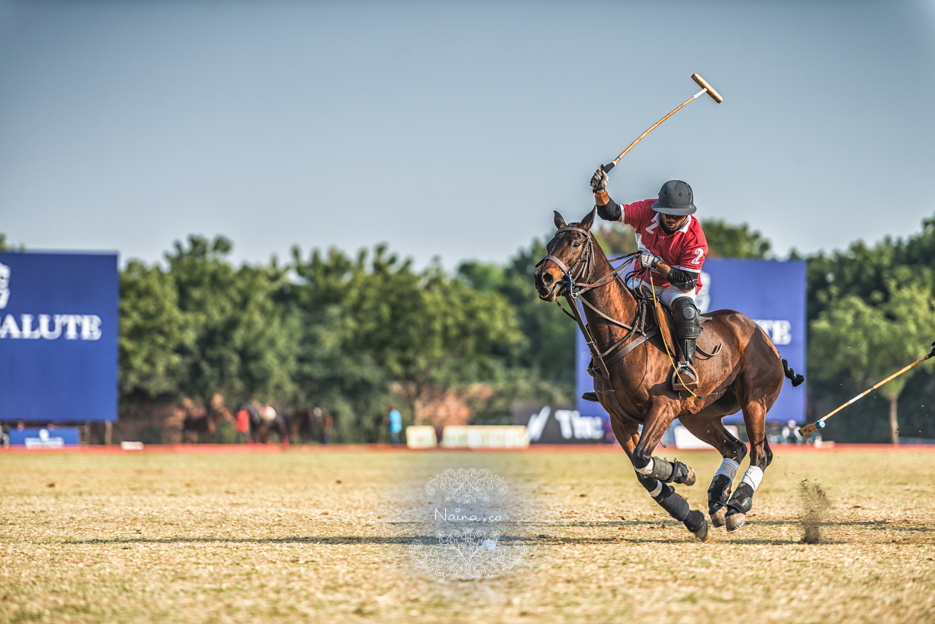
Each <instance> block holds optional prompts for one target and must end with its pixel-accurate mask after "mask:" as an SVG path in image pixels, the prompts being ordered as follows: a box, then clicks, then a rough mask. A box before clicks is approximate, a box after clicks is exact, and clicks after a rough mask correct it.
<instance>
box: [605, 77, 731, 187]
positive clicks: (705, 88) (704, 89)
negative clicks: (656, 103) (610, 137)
mask: <svg viewBox="0 0 935 624" xmlns="http://www.w3.org/2000/svg"><path fill="white" fill-rule="evenodd" d="M692 80H694V81H695V82H696V83H697V84H698V86H699V87H701V91H699V92H698V93H696V94H695V95H693V96H691V97H690V98H688V99H687V100H685V101H684V102H682V103H681V104H679V105H678V107H677V108H675V109H673V110H672V112H671V113H669V114H668V115H666V116H665V117H663V118H662V119H660V120H659V121H657V122H656V123H654V124H653V125H652V126H650V128H649V130H647V131H646V132H644V133H643V134H641V135H640V136H639V137H638V138H637V139H636V140H635V141H633V142H632V143H630V145H629V147H627V149H625V150H623V151H622V152H620V155H619V156H617V157H616V158H614V161H613V162H611V163H608V164H606V165H601V169H603V170H604V171H605V172H606V171H610V170H611V169H613V168H614V167H616V166H617V163H618V162H620V159H621V158H623V157H624V156H626V155H627V152H629V151H630V150H631V149H633V146H634V145H636V144H637V143H639V142H640V141H642V140H643V137H645V136H646V135H647V134H649V133H650V132H652V131H653V130H655V129H656V127H657V126H658V125H659V124H661V123H662V122H663V121H665V120H666V119H668V118H669V117H671V116H672V115H674V114H675V113H677V112H679V111H680V110H682V107H683V106H685V105H687V104H688V103H689V102H693V101H694V100H697V99H698V98H700V97H701V96H702V95H704V94H705V93H707V94H708V95H710V96H711V99H712V100H714V101H715V102H717V103H718V104H720V103H721V102H723V101H724V98H722V97H721V94H720V93H718V92H717V91H715V90H714V89H712V88H711V85H709V84H708V83H707V82H705V79H704V78H702V77H701V76H699V75H698V74H692Z"/></svg>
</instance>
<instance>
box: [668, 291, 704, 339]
mask: <svg viewBox="0 0 935 624" xmlns="http://www.w3.org/2000/svg"><path fill="white" fill-rule="evenodd" d="M700 317H701V315H700V314H699V313H698V308H696V307H695V302H694V301H692V300H691V299H690V298H688V297H679V298H677V299H676V300H675V301H673V302H672V319H673V320H674V321H675V327H676V332H675V333H676V334H677V335H678V336H679V337H680V338H697V337H698V336H699V335H700V334H701V318H700Z"/></svg>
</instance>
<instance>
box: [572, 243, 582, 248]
mask: <svg viewBox="0 0 935 624" xmlns="http://www.w3.org/2000/svg"><path fill="white" fill-rule="evenodd" d="M571 246H572V247H573V248H574V249H577V248H578V247H581V243H578V242H574V243H572V244H571Z"/></svg>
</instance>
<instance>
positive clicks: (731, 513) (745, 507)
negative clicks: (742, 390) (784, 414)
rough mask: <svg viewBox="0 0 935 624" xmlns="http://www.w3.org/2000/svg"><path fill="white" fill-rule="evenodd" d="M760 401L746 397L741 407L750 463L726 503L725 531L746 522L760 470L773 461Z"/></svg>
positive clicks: (764, 410) (761, 475) (762, 406)
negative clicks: (748, 400) (748, 441)
mask: <svg viewBox="0 0 935 624" xmlns="http://www.w3.org/2000/svg"><path fill="white" fill-rule="evenodd" d="M763 403H764V401H762V400H761V401H750V402H748V403H747V404H746V405H745V406H744V408H743V424H744V427H746V429H747V438H748V439H749V440H750V467H749V468H747V471H746V472H745V473H744V475H743V480H742V481H741V482H740V485H738V486H737V490H736V491H734V494H733V496H731V497H730V500H729V501H728V503H727V530H728V531H736V530H737V529H739V528H740V527H742V526H743V524H744V522H746V514H747V513H749V512H750V509H751V508H752V507H753V493H754V492H756V489H757V487H759V485H760V481H762V480H763V471H764V470H766V467H767V466H769V464H770V462H772V461H773V452H772V450H770V448H769V443H767V441H766V409H767V408H766V406H765V405H764V404H763Z"/></svg>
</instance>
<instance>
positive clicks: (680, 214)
mask: <svg viewBox="0 0 935 624" xmlns="http://www.w3.org/2000/svg"><path fill="white" fill-rule="evenodd" d="M591 188H592V190H593V191H594V202H595V204H596V205H597V213H598V214H599V215H600V216H601V218H602V219H604V220H606V221H621V222H623V223H625V224H627V225H629V226H630V227H632V228H633V229H634V230H636V244H637V248H638V249H639V252H640V253H639V256H637V261H638V263H639V265H640V266H641V267H642V268H644V269H649V270H648V271H643V272H642V274H641V275H633V276H631V277H630V279H629V280H628V281H627V286H628V287H630V288H631V289H633V290H637V289H641V290H642V291H643V293H644V294H646V295H647V296H648V295H649V290H650V283H651V284H652V287H653V288H654V289H655V292H656V299H658V300H659V301H661V302H662V303H663V304H665V305H666V306H667V307H668V308H669V310H671V311H672V318H673V321H674V324H675V335H676V337H677V338H678V340H679V346H680V347H681V350H682V355H683V357H684V359H680V361H679V364H678V369H677V371H676V372H677V374H676V375H673V379H672V385H673V388H674V389H675V390H676V391H679V390H682V389H686V390H694V389H695V388H697V387H698V373H697V371H695V366H694V364H695V341H696V340H697V339H698V336H699V335H701V324H700V319H699V312H698V307H697V306H696V305H695V296H696V295H697V293H698V291H700V290H701V267H702V265H703V264H704V260H705V256H707V255H708V242H707V241H706V240H705V236H704V232H702V230H701V223H700V222H699V221H698V219H697V218H695V217H694V216H692V215H693V214H694V213H695V210H696V208H695V204H694V203H693V198H692V189H691V187H690V186H688V184H686V183H685V182H682V181H681V180H669V181H668V182H666V183H665V184H663V185H662V188H661V189H660V190H659V197H658V198H657V199H645V200H643V201H638V202H635V203H632V204H624V205H620V204H617V203H616V202H614V200H612V199H611V198H610V195H608V194H607V173H606V172H605V171H604V170H603V169H598V170H597V172H595V174H594V175H593V176H592V177H591ZM650 280H651V282H650ZM589 394H593V393H589ZM587 398H589V399H591V398H592V397H587ZM593 399H594V400H596V396H595V397H593Z"/></svg>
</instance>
